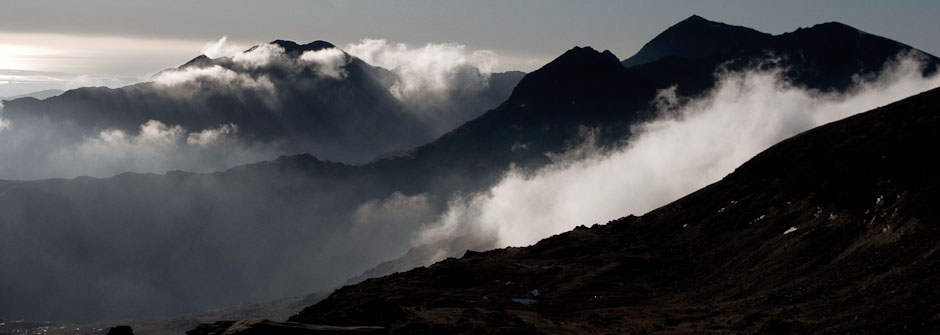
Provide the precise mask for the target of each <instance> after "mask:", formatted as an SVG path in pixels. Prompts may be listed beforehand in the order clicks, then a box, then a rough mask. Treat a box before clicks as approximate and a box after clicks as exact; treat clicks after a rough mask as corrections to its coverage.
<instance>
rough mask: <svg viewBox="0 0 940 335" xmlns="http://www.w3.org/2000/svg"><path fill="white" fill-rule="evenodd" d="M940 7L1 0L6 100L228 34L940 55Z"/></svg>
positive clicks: (126, 71)
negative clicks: (896, 50) (662, 39)
mask: <svg viewBox="0 0 940 335" xmlns="http://www.w3.org/2000/svg"><path fill="white" fill-rule="evenodd" d="M936 13H940V1H895V2H886V1H868V0H856V1H848V0H839V1H824V2H820V1H785V2H784V1H725V0H711V1H616V0H597V1H589V2H576V1H562V0H517V1H497V0H480V1H450V0H445V1H440V0H438V1H430V0H429V1H379V0H371V1H341V0H327V1H302V0H291V1H276V2H273V1H245V0H230V1H223V0H209V1H198V2H192V1H182V0H168V1H125V0H88V1H68V2H65V1H52V0H32V1H11V0H0V96H10V95H15V94H22V93H27V92H32V91H38V90H41V89H47V88H73V87H78V86H101V85H104V86H120V85H125V84H128V83H133V82H137V81H143V80H147V78H149V76H150V75H151V74H153V73H155V72H157V71H160V70H162V69H165V68H169V67H174V66H177V65H179V64H182V63H184V62H186V61H187V60H189V59H191V58H193V57H195V56H197V55H198V54H199V53H200V52H201V50H202V48H203V47H204V46H205V45H206V43H207V42H210V41H215V40H218V39H219V38H220V37H222V36H226V35H227V36H229V40H230V41H234V42H236V43H237V44H239V45H250V44H253V43H258V42H266V41H271V40H274V39H289V40H294V41H297V42H301V43H305V42H309V41H312V40H317V39H322V40H327V41H330V42H333V43H334V44H336V45H337V46H340V47H343V46H345V45H347V44H349V43H355V42H357V41H359V40H360V39H362V38H367V37H368V38H383V39H387V40H388V41H389V42H393V43H399V42H400V43H407V44H408V45H410V46H412V47H420V46H423V45H424V44H426V43H458V44H463V45H466V48H467V50H481V49H485V50H492V51H494V52H496V54H497V55H498V56H499V64H498V65H497V67H496V68H495V69H496V70H499V71H502V70H523V71H531V70H534V69H536V68H538V67H539V66H541V65H543V64H544V63H545V62H547V61H549V60H551V59H552V58H554V57H556V56H557V55H559V54H561V53H562V52H564V51H565V50H567V49H569V48H571V47H572V46H575V45H581V46H583V45H590V46H593V47H595V48H597V49H609V50H611V51H612V52H614V53H615V54H616V55H617V56H618V57H620V58H626V57H629V56H630V55H632V54H633V53H634V52H636V51H637V50H638V49H639V48H640V47H641V46H642V45H643V44H644V43H645V42H647V41H649V40H650V39H651V38H653V37H654V36H655V35H656V34H658V33H659V32H661V31H663V30H665V29H666V28H668V27H669V26H671V25H673V24H675V23H676V22H679V21H681V20H683V19H685V18H686V17H688V16H690V15H692V14H698V15H700V16H703V17H705V18H707V19H709V20H713V21H719V22H725V23H729V24H734V25H742V26H747V27H751V28H754V29H757V30H760V31H764V32H768V33H773V34H780V33H784V32H788V31H792V30H795V29H796V28H797V27H806V26H811V25H814V24H817V23H822V22H827V21H839V22H842V23H846V24H849V25H851V26H854V27H856V28H859V29H862V30H865V31H867V32H870V33H873V34H877V35H881V36H885V37H888V38H892V39H895V40H898V41H901V42H904V43H907V44H910V45H912V46H914V47H917V48H919V49H922V50H924V51H926V52H929V53H933V54H940V38H938V37H937V36H938V35H937V34H936V33H937V32H938V31H940V20H936V19H935V14H936Z"/></svg>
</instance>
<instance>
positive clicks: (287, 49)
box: [249, 40, 336, 55]
mask: <svg viewBox="0 0 940 335" xmlns="http://www.w3.org/2000/svg"><path fill="white" fill-rule="evenodd" d="M270 44H276V45H278V46H280V47H282V48H284V53H286V54H288V55H292V54H296V55H300V54H302V53H304V52H307V51H320V50H323V49H331V48H335V47H336V46H335V45H333V43H330V42H327V41H321V40H316V41H313V42H310V43H307V44H297V43H296V42H294V41H288V40H274V41H272V42H271V43H270ZM249 50H250V49H249Z"/></svg>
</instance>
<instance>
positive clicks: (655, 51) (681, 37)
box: [623, 15, 771, 67]
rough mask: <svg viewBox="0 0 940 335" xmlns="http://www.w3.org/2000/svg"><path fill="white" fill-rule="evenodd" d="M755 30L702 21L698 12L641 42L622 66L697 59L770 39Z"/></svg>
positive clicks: (767, 35)
mask: <svg viewBox="0 0 940 335" xmlns="http://www.w3.org/2000/svg"><path fill="white" fill-rule="evenodd" d="M770 37H771V35H770V34H767V33H762V32H759V31H757V30H754V29H751V28H746V27H739V26H732V25H729V24H724V23H721V22H713V21H709V20H706V19H704V18H702V17H701V16H698V15H692V16H690V17H689V18H687V19H685V20H683V21H682V22H679V23H677V24H675V25H673V26H672V27H669V29H666V31H663V32H662V33H660V34H659V35H656V38H653V40H651V41H649V42H647V43H646V44H645V45H643V48H641V49H640V51H638V52H637V53H636V54H635V55H633V56H631V57H630V58H627V59H625V60H623V66H626V67H631V66H634V65H642V64H646V63H651V62H655V61H658V60H660V59H663V58H665V57H669V56H674V57H681V58H686V59H701V58H706V57H710V56H714V55H717V54H722V53H726V52H729V51H731V50H734V49H736V48H738V47H741V46H742V45H749V44H753V43H756V42H759V41H763V40H766V39H768V38H770Z"/></svg>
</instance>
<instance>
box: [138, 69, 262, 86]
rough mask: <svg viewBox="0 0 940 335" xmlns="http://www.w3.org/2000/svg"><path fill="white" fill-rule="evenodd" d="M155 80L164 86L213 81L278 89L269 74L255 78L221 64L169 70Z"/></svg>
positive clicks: (228, 84)
mask: <svg viewBox="0 0 940 335" xmlns="http://www.w3.org/2000/svg"><path fill="white" fill-rule="evenodd" d="M153 81H154V82H155V83H157V84H159V85H163V86H178V85H182V84H195V85H199V84H200V83H201V82H202V81H211V82H213V83H215V84H219V85H221V86H223V87H241V88H250V89H261V90H266V91H269V92H274V91H275V89H276V88H275V87H274V83H273V82H271V80H270V79H269V78H268V77H267V75H260V76H258V77H257V78H255V77H252V76H251V75H249V74H244V73H237V72H235V71H232V70H229V69H226V68H224V67H222V66H219V65H213V66H210V67H187V68H185V69H182V70H168V71H164V72H161V73H160V74H158V75H157V76H156V77H155V78H154V79H153Z"/></svg>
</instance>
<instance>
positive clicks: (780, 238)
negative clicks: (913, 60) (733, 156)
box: [291, 89, 940, 334]
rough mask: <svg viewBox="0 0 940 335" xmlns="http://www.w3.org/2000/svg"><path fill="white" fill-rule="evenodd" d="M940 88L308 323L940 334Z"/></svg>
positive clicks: (402, 329)
mask: <svg viewBox="0 0 940 335" xmlns="http://www.w3.org/2000/svg"><path fill="white" fill-rule="evenodd" d="M938 111H940V89H935V90H932V91H929V92H926V93H923V94H920V95H917V96H915V97H912V98H908V99H905V100H903V101H900V102H897V103H894V104H891V105H889V106H886V107H882V108H878V109H876V110H873V111H870V112H866V113H863V114H860V115H857V116H854V117H850V118H848V119H846V120H842V121H838V122H835V123H832V124H828V125H825V126H822V127H819V128H816V129H813V130H811V131H808V132H805V133H803V134H800V135H798V136H795V137H793V138H791V139H788V140H786V141H783V142H781V143H779V144H777V145H775V146H773V147H772V148H770V149H768V150H766V151H764V152H763V153H761V154H759V155H757V156H756V157H755V158H753V159H752V160H750V161H748V162H747V163H745V164H744V165H742V166H741V167H739V168H738V169H737V170H735V172H734V173H732V174H730V175H729V176H727V177H726V178H724V179H723V180H721V181H720V182H717V183H715V184H712V185H710V186H708V187H705V188H703V189H701V190H699V191H697V192H694V193H692V194H690V195H688V196H686V197H684V198H682V199H680V200H677V201H675V202H673V203H671V204H669V205H667V206H664V207H662V208H659V209H657V210H654V211H652V212H650V213H647V214H646V215H643V216H642V217H633V216H631V217H625V218H622V219H619V220H615V221H612V222H608V223H607V224H604V225H595V226H592V227H590V228H587V227H581V228H578V229H575V230H574V231H571V232H568V233H564V234H560V235H556V236H553V237H551V238H547V239H545V240H542V241H541V242H539V243H538V244H535V245H533V246H531V247H525V248H507V249H500V250H493V251H488V252H482V253H480V252H469V251H468V252H467V253H466V255H464V256H463V257H462V258H460V259H448V260H445V261H443V262H440V263H437V264H434V265H432V266H430V267H427V268H418V269H415V270H411V271H408V272H405V273H399V274H394V275H391V276H388V277H383V278H377V279H370V280H366V281H364V282H362V283H360V284H358V285H354V286H347V287H344V288H342V289H340V290H338V291H336V292H335V293H333V294H332V295H331V296H330V297H328V298H327V299H325V300H323V301H321V302H320V303H318V304H316V305H314V306H311V307H309V308H307V309H305V310H304V311H302V312H300V313H299V314H297V315H295V316H293V317H292V318H291V321H294V322H302V323H309V324H325V325H375V326H384V327H388V328H389V330H390V331H391V333H441V332H446V333H465V334H473V333H481V332H488V333H545V334H573V333H586V332H591V333H629V332H648V333H693V332H694V333H727V332H735V333H916V334H924V333H934V332H937V331H940V317H938V315H940V293H938V291H937V290H936V289H935V285H936V282H937V280H938V278H940V256H938V255H940V253H938V250H940V247H938V244H937V240H938V238H940V228H938V227H937V225H936V222H937V220H938V219H940V211H938V210H937V207H936V206H935V204H936V203H937V201H938V200H940V177H938V174H937V173H936V171H940V154H938V152H937V151H936V150H933V148H934V147H936V146H937V145H940V133H938V132H936V128H937V127H938V126H940V113H938Z"/></svg>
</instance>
